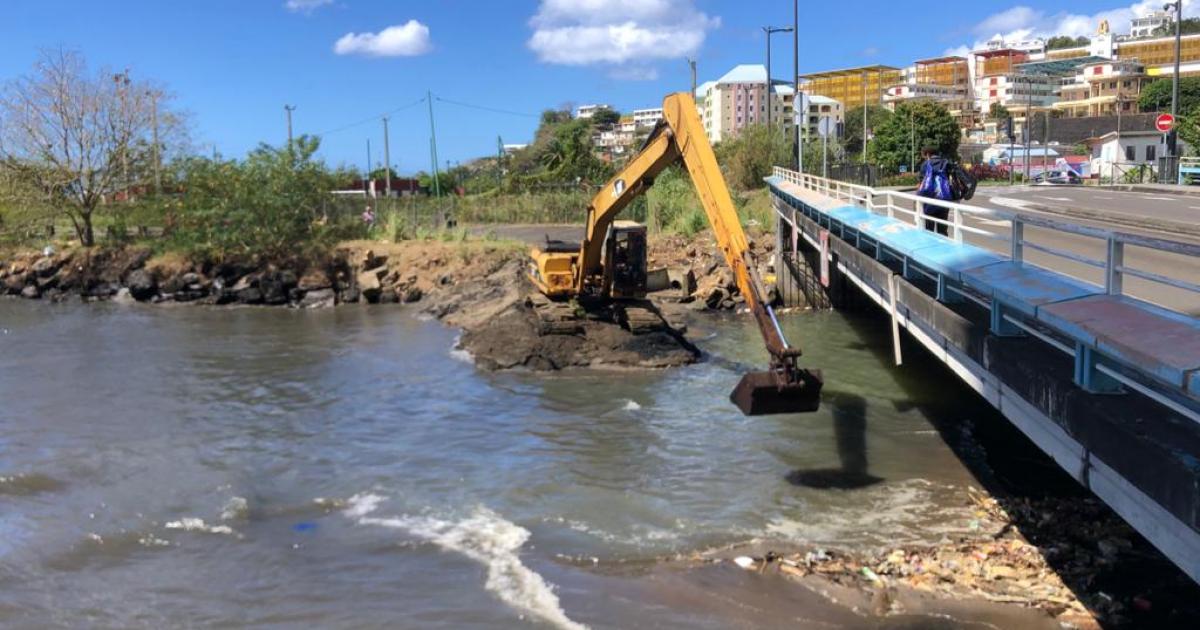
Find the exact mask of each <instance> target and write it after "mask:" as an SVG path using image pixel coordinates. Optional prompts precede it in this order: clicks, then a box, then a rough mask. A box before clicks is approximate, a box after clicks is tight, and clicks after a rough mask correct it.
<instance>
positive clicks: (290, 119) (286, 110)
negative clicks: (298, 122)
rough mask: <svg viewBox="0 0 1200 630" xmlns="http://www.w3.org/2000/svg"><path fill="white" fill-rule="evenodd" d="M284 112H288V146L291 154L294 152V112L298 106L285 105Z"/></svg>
mask: <svg viewBox="0 0 1200 630" xmlns="http://www.w3.org/2000/svg"><path fill="white" fill-rule="evenodd" d="M283 110H284V111H285V112H287V125H288V144H287V146H288V151H289V152H290V151H291V150H292V112H294V111H296V106H295V105H284V106H283Z"/></svg>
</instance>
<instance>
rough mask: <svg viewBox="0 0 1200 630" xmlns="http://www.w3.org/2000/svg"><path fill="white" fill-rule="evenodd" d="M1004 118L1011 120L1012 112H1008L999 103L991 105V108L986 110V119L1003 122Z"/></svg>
mask: <svg viewBox="0 0 1200 630" xmlns="http://www.w3.org/2000/svg"><path fill="white" fill-rule="evenodd" d="M1005 118H1012V112H1010V111H1008V108H1007V107H1005V106H1003V105H1001V104H1000V103H999V102H996V103H992V106H991V108H989V109H988V119H990V120H1004V119H1005Z"/></svg>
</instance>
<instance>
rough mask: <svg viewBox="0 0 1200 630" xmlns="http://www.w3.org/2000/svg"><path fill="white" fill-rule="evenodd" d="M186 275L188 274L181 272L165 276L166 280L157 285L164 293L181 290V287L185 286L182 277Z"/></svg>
mask: <svg viewBox="0 0 1200 630" xmlns="http://www.w3.org/2000/svg"><path fill="white" fill-rule="evenodd" d="M186 275H188V274H182V273H181V274H176V275H173V276H171V277H169V278H167V279H166V280H164V281H163V282H162V284H160V285H159V287H158V288H159V289H161V290H162V292H163V293H164V294H170V293H176V292H178V291H182V290H183V288H184V287H186V286H187V283H186V282H184V281H183V277H184V276H186Z"/></svg>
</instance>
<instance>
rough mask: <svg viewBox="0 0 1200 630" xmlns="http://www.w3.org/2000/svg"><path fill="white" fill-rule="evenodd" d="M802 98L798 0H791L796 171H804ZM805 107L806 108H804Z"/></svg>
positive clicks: (806, 116) (804, 117)
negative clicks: (801, 123) (802, 160)
mask: <svg viewBox="0 0 1200 630" xmlns="http://www.w3.org/2000/svg"><path fill="white" fill-rule="evenodd" d="M803 104H804V99H802V98H800V0H793V2H792V127H793V129H794V130H795V132H796V140H795V142H793V143H792V153H795V156H794V158H795V163H796V172H797V173H800V172H803V171H804V166H803V163H802V162H801V150H802V149H801V147H800V138H801V136H800V121H801V120H803V121H805V122H807V121H808V112H807V111H805V112H801V111H800V109H801V105H803ZM805 109H807V108H805Z"/></svg>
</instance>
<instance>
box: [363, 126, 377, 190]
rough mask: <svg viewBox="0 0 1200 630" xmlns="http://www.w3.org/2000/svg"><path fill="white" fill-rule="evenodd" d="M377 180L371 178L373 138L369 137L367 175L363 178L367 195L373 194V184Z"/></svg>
mask: <svg viewBox="0 0 1200 630" xmlns="http://www.w3.org/2000/svg"><path fill="white" fill-rule="evenodd" d="M374 181H375V180H374V179H372V178H371V139H370V138H367V176H366V177H364V178H363V190H364V191H366V193H367V196H368V197H369V196H371V184H372V183H373V182H374Z"/></svg>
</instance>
